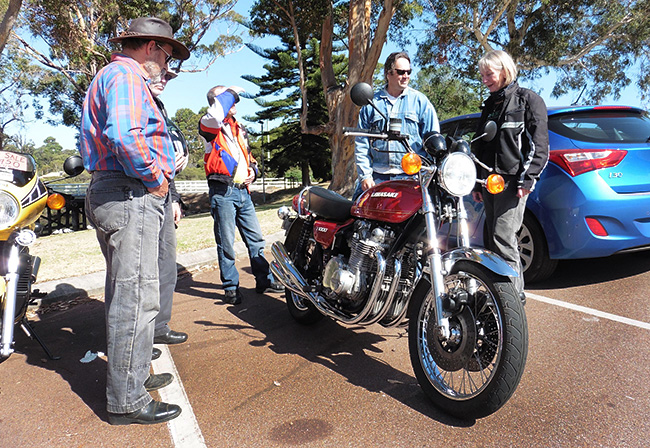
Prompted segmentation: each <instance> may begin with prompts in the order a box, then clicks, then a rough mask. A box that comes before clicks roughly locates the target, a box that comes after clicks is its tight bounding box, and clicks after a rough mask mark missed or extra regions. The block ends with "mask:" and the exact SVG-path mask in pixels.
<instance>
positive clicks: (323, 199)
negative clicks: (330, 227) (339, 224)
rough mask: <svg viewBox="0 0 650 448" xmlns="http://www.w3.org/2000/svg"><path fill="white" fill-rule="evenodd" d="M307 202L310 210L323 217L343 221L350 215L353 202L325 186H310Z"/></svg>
mask: <svg viewBox="0 0 650 448" xmlns="http://www.w3.org/2000/svg"><path fill="white" fill-rule="evenodd" d="M307 204H308V208H309V210H310V211H311V212H313V213H315V214H316V215H318V216H319V217H321V218H323V219H328V220H331V221H345V220H347V219H349V218H350V216H351V215H350V209H351V208H352V205H353V204H354V202H352V201H351V200H349V199H346V198H344V197H343V196H341V195H340V194H338V193H336V192H335V191H332V190H328V189H327V188H323V187H311V188H310V189H309V191H308V192H307Z"/></svg>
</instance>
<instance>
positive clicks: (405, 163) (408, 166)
mask: <svg viewBox="0 0 650 448" xmlns="http://www.w3.org/2000/svg"><path fill="white" fill-rule="evenodd" d="M421 169H422V159H421V158H420V156H419V155H417V154H415V153H412V152H409V153H407V154H406V155H404V157H402V170H404V172H405V173H406V174H408V175H409V176H412V175H413V174H416V173H419V172H420V170H421Z"/></svg>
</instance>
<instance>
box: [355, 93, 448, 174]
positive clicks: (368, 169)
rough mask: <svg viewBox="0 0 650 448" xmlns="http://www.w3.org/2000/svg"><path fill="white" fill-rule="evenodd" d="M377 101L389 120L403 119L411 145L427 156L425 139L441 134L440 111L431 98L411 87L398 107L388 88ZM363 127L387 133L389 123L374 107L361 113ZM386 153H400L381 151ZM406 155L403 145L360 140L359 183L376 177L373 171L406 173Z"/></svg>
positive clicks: (358, 157) (404, 132)
mask: <svg viewBox="0 0 650 448" xmlns="http://www.w3.org/2000/svg"><path fill="white" fill-rule="evenodd" d="M373 102H374V103H375V106H377V108H378V109H379V110H380V111H381V112H382V113H383V114H384V115H386V116H387V117H388V118H394V117H400V118H401V119H402V134H407V135H409V144H410V145H411V148H413V150H415V151H416V152H417V153H418V154H424V150H423V148H422V136H423V135H424V134H426V133H427V132H431V131H437V132H440V124H439V123H438V116H437V114H436V110H435V109H434V107H433V105H432V104H431V102H430V101H429V100H428V99H427V97H426V96H425V95H424V94H422V93H420V92H418V91H417V90H415V89H412V88H410V87H407V88H406V89H405V90H404V92H402V94H401V95H400V96H399V97H398V98H397V101H396V102H395V104H394V105H391V103H390V101H388V93H387V92H386V89H382V90H381V91H379V92H377V93H375V95H374V97H373ZM389 111H390V112H389ZM359 127H360V128H364V129H376V130H385V129H386V122H385V120H384V119H383V118H382V116H381V115H379V114H378V113H377V111H376V110H375V109H373V108H372V106H370V105H367V106H364V107H362V108H361V111H360V112H359ZM387 145H389V146H388V147H387ZM382 150H383V151H386V150H390V151H396V152H390V153H387V152H380V151H382ZM405 153H406V150H405V149H404V146H402V144H401V143H400V142H395V141H392V142H387V141H385V140H374V139H369V138H368V137H357V138H356V141H355V151H354V155H355V159H356V162H357V173H358V175H359V180H364V179H367V178H370V177H372V173H373V171H376V172H378V173H383V174H400V173H403V171H402V167H401V161H402V156H403V155H404V154H405Z"/></svg>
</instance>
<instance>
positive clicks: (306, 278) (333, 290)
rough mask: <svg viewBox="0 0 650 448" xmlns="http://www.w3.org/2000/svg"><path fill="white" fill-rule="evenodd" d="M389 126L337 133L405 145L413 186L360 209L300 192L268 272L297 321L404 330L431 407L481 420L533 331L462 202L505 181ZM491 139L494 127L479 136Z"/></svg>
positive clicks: (458, 147) (497, 401)
mask: <svg viewBox="0 0 650 448" xmlns="http://www.w3.org/2000/svg"><path fill="white" fill-rule="evenodd" d="M350 94H351V98H352V100H353V101H354V103H355V104H357V105H358V106H363V105H366V104H370V105H371V106H373V107H374V104H373V103H372V94H373V92H372V88H371V87H370V86H369V85H368V84H364V83H360V84H357V85H355V86H354V87H353V88H352V89H351V92H350ZM375 109H376V107H375ZM384 119H385V122H386V123H387V124H388V123H389V120H387V119H386V117H384ZM395 126H398V127H399V122H397V123H395V122H393V123H390V125H389V128H388V129H386V130H383V131H378V130H366V129H358V128H346V129H344V135H349V136H360V135H361V136H366V137H369V138H375V139H384V140H394V141H399V142H401V143H402V144H403V145H404V147H405V148H406V149H407V153H406V155H405V156H404V158H403V159H402V168H403V170H404V171H405V172H406V173H407V174H410V175H413V176H414V178H415V180H394V181H388V182H383V183H380V184H378V185H376V186H374V187H373V188H370V189H369V190H367V191H365V192H364V193H363V194H362V195H361V196H360V197H359V198H358V199H357V201H356V202H352V201H350V200H348V199H346V198H344V197H343V196H341V195H339V194H337V193H335V192H333V191H331V190H327V189H324V188H320V187H307V188H305V189H303V190H302V191H301V192H300V193H299V194H298V195H297V196H296V197H295V198H294V200H293V207H292V209H290V208H288V207H283V208H281V209H280V210H279V211H278V215H279V216H280V218H281V219H283V228H284V229H285V230H286V239H285V241H284V244H283V243H280V242H276V243H274V244H273V245H272V248H271V252H272V254H273V258H274V261H272V262H271V270H272V272H273V274H274V275H275V277H276V278H277V279H278V280H279V281H280V282H281V283H282V284H283V285H284V286H285V288H286V290H285V291H286V300H287V306H288V308H289V312H290V313H291V315H292V316H293V318H294V319H295V320H296V321H298V322H300V323H302V324H313V323H316V322H317V321H319V320H320V319H322V318H323V317H324V316H327V317H329V318H331V319H334V320H336V321H339V322H342V323H344V324H348V325H371V324H375V323H378V324H380V325H382V326H385V327H395V326H408V334H409V352H410V358H411V364H412V366H413V370H414V372H415V375H416V377H417V379H418V382H419V383H420V386H421V387H422V389H423V390H424V392H425V393H426V394H427V396H428V397H429V398H430V399H431V400H432V401H433V404H434V405H435V406H437V407H438V408H440V409H442V410H443V411H445V412H447V413H449V414H451V415H454V416H457V417H460V418H479V417H484V416H486V415H489V414H491V413H493V412H495V411H497V410H498V409H499V408H501V407H502V406H503V405H504V404H505V403H506V401H507V400H508V399H509V398H510V397H511V396H512V394H513V393H514V391H515V389H516V388H517V385H518V384H519V380H520V379H521V375H522V374H523V371H524V366H525V363H526V356H527V353H528V326H527V322H526V315H525V312H524V304H523V303H522V301H521V300H520V298H519V296H518V294H517V292H516V290H515V288H514V286H513V283H512V278H513V277H516V276H517V273H516V272H515V271H514V270H513V269H512V268H511V267H510V266H509V265H508V264H507V263H506V262H505V261H504V260H503V259H502V258H500V257H499V256H497V255H496V254H494V253H492V252H490V251H487V250H485V249H482V248H475V247H470V243H469V241H470V240H469V226H468V222H467V212H466V210H465V206H464V203H463V199H462V198H463V196H466V195H468V194H470V193H471V191H472V189H473V187H474V185H475V183H476V182H480V183H485V184H486V186H487V187H488V188H489V189H491V190H490V191H494V192H498V191H499V188H500V189H501V190H502V189H503V179H502V178H500V176H499V175H496V174H491V175H490V176H489V177H488V179H485V180H479V179H477V175H476V165H475V162H476V160H475V159H474V158H473V156H472V154H471V151H470V148H469V144H468V143H467V142H466V141H463V140H458V141H451V142H449V143H450V144H449V145H448V144H447V141H446V140H445V138H444V137H443V136H442V135H440V134H438V133H433V134H432V135H428V136H425V142H424V147H425V148H426V151H427V154H428V155H427V156H426V157H421V156H418V155H417V154H415V153H414V152H413V151H412V149H411V148H410V146H409V144H408V136H405V135H402V134H400V132H399V129H397V128H396V127H395ZM495 132H496V126H495V125H494V123H492V124H491V125H489V126H486V129H485V132H484V133H483V134H482V135H481V136H479V137H478V138H483V139H485V140H490V139H492V138H494V134H495ZM475 140H476V139H475ZM448 146H449V148H448ZM453 225H455V226H456V230H457V231H456V234H457V238H456V240H457V241H456V247H453V248H447V245H448V244H447V241H448V237H447V234H446V233H445V232H443V231H442V230H441V229H442V228H443V227H446V228H448V229H449V228H451V226H453Z"/></svg>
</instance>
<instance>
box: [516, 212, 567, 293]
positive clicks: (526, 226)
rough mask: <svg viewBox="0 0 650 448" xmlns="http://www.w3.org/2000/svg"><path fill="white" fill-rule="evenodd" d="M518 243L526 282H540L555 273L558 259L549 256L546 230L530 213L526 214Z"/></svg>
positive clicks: (518, 236) (518, 233)
mask: <svg viewBox="0 0 650 448" xmlns="http://www.w3.org/2000/svg"><path fill="white" fill-rule="evenodd" d="M517 244H518V246H519V255H520V258H521V264H522V266H523V270H524V280H525V281H526V283H535V282H540V281H542V280H546V279H547V278H549V277H550V276H551V275H553V272H555V269H556V268H557V263H558V261H557V260H552V259H551V258H549V255H548V244H547V243H546V237H545V236H544V231H543V230H542V227H541V226H540V225H539V223H538V222H537V219H535V217H534V216H533V215H531V214H530V213H526V214H525V215H524V222H523V224H522V226H521V228H520V229H519V231H518V232H517Z"/></svg>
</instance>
